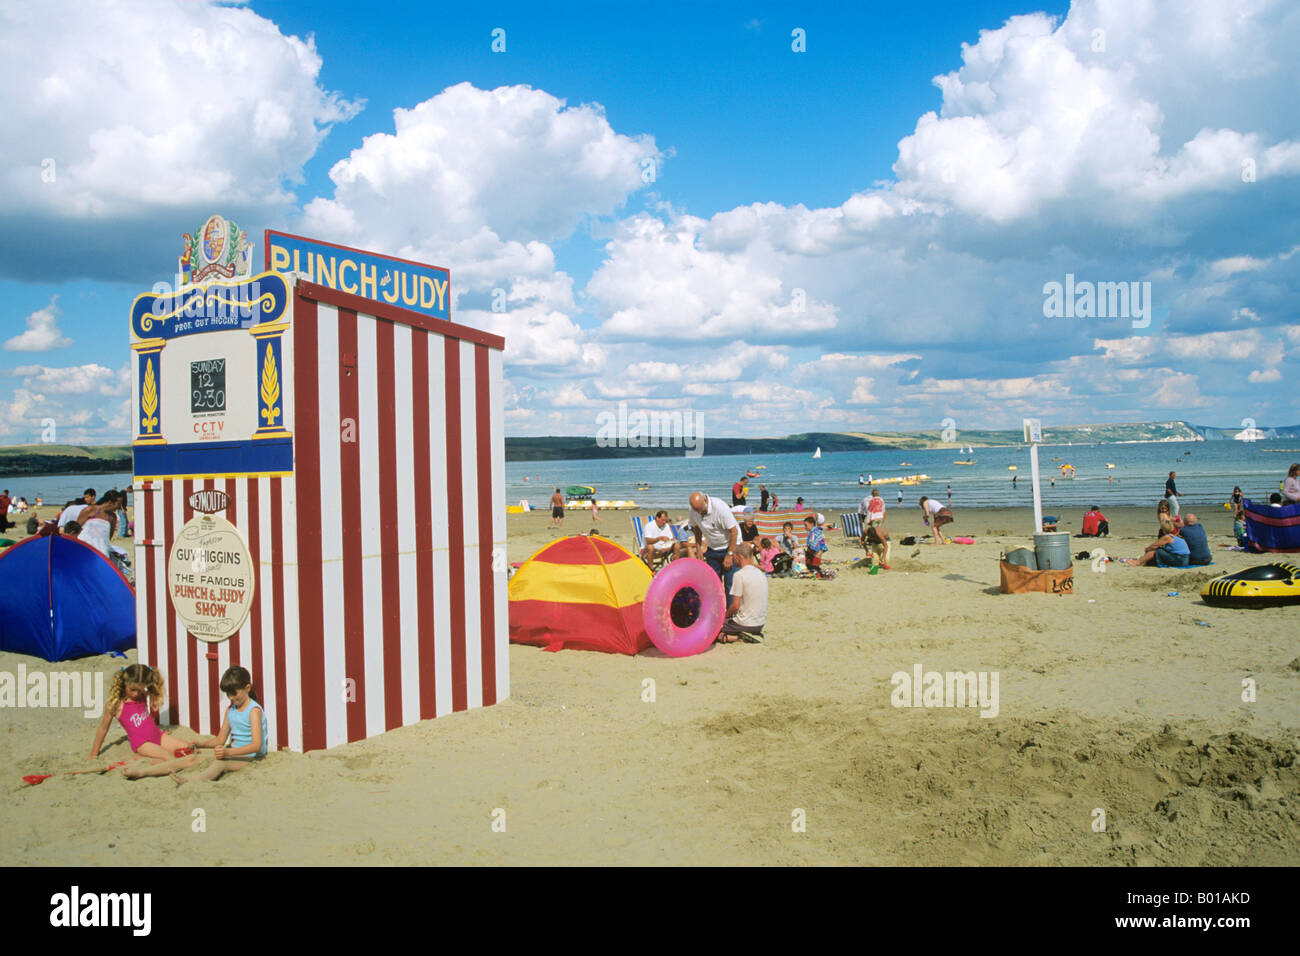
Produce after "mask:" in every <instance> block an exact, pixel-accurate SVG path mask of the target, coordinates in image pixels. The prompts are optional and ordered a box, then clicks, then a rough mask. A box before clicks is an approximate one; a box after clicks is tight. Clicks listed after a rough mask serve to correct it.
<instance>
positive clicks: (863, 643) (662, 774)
mask: <svg viewBox="0 0 1300 956" xmlns="http://www.w3.org/2000/svg"><path fill="white" fill-rule="evenodd" d="M46 510H51V509H46ZM1189 510H1191V511H1195V512H1196V513H1198V514H1199V515H1200V516H1201V518H1202V520H1203V522H1204V523H1205V524H1206V526H1207V530H1208V531H1209V532H1210V540H1211V545H1212V547H1213V549H1214V556H1215V562H1216V564H1215V565H1214V566H1213V567H1209V568H1200V569H1191V570H1185V571H1173V570H1153V569H1144V568H1132V567H1127V566H1121V565H1119V564H1117V563H1116V564H1111V565H1109V566H1108V567H1107V568H1106V570H1105V571H1104V572H1096V571H1094V570H1093V569H1092V565H1091V563H1090V562H1076V576H1075V588H1074V594H1073V595H1071V596H1066V597H1057V596H1049V595H1017V596H1011V595H1001V594H999V593H998V562H997V559H998V556H999V554H1000V553H1001V552H1003V551H1005V550H1007V549H1009V548H1015V547H1020V546H1024V545H1026V544H1028V543H1029V541H1028V537H1029V535H1028V532H1029V529H1030V525H1031V524H1032V516H1031V514H1030V512H1029V511H1028V510H1027V509H1015V510H1012V509H989V510H979V511H976V510H966V511H963V510H961V509H957V511H956V522H955V523H954V525H952V526H951V528H950V529H949V530H950V533H952V534H958V535H971V536H973V537H975V538H976V541H977V543H976V544H974V545H970V546H960V545H952V546H941V547H935V546H933V545H930V544H928V543H924V544H920V545H917V546H915V547H904V546H897V545H896V548H895V555H894V560H893V562H892V565H893V570H892V571H889V572H883V571H882V572H880V573H879V574H876V575H869V574H868V573H867V572H866V571H865V570H864V569H862V568H860V567H854V566H853V564H852V562H853V561H854V560H856V558H858V557H860V552H858V551H857V549H856V548H854V547H850V546H849V545H847V544H846V543H845V542H844V538H843V535H842V533H841V532H840V531H830V532H828V535H827V538H828V541H829V542H830V544H831V552H830V557H831V558H832V559H833V560H834V561H835V562H836V563H835V564H834V565H833V567H834V568H835V569H836V570H837V572H838V574H837V577H836V578H835V579H834V580H830V581H813V580H788V579H781V580H773V581H772V582H771V598H770V607H769V615H768V625H767V628H766V635H767V639H766V642H765V643H764V644H762V645H745V644H736V645H728V646H715V647H713V648H712V649H711V650H710V651H708V652H706V653H704V654H702V655H699V656H697V657H693V658H686V659H670V658H667V657H665V656H663V655H661V654H660V653H658V652H657V651H654V650H651V651H649V652H647V653H644V654H642V655H640V656H637V657H624V656H617V655H606V654H597V653H590V652H581V651H563V652H561V653H558V654H550V653H545V652H543V651H541V650H539V649H538V648H534V647H522V646H515V645H512V646H511V648H510V670H511V695H510V697H509V698H508V699H507V700H505V701H503V702H501V703H500V704H498V705H497V706H494V707H490V708H485V709H479V710H475V711H471V712H468V713H459V714H454V715H450V716H447V717H443V718H439V719H438V720H435V721H426V722H424V723H421V724H417V725H414V726H411V727H407V728H403V729H401V730H397V731H394V732H391V733H388V734H386V735H383V736H381V737H378V738H374V739H371V740H367V741H363V742H359V743H356V744H349V745H346V746H342V747H337V748H334V749H332V750H328V751H321V752H315V753H311V754H306V755H303V754H296V753H290V752H287V751H282V752H279V753H275V754H272V755H270V756H269V757H268V758H267V759H266V761H265V762H264V763H263V764H262V765H260V766H257V767H255V768H253V769H251V770H250V771H248V772H246V773H243V774H238V775H231V776H227V777H226V778H225V779H223V780H220V781H217V782H213V783H206V782H196V783H191V784H189V785H187V786H184V787H180V788H177V787H176V786H175V785H174V784H173V783H172V782H171V781H170V780H168V779H166V778H159V779H151V780H144V781H138V782H130V781H127V780H125V779H124V778H123V777H122V776H121V775H120V774H119V773H116V772H114V773H110V774H106V775H103V776H98V775H93V774H88V775H82V776H67V777H55V778H53V779H49V780H46V781H45V782H44V783H42V784H41V785H39V786H32V787H29V786H25V785H24V784H23V783H22V782H21V777H22V776H23V775H24V774H34V773H52V772H55V771H59V770H71V769H85V768H88V767H92V766H96V765H98V764H99V763H112V762H114V761H117V760H122V759H126V758H127V757H128V756H129V754H130V752H129V748H128V746H127V744H126V740H125V736H124V735H123V734H122V733H121V732H120V729H119V728H118V727H117V726H116V725H114V727H113V729H112V730H111V731H110V734H109V737H108V741H107V746H106V747H105V750H104V752H103V754H102V761H99V762H91V761H89V760H88V759H87V755H88V753H89V749H90V745H91V742H92V740H93V736H94V729H95V722H96V721H95V717H86V716H83V714H82V712H81V710H79V709H75V710H74V709H66V708H61V709H13V710H6V711H5V712H4V714H3V720H2V722H0V764H2V765H3V766H4V767H5V768H6V770H7V772H8V774H9V778H8V779H7V780H6V781H3V782H0V794H3V797H2V803H0V864H4V865H19V864H22V865H31V864H66V865H80V864H85V865H95V866H99V865H104V866H107V865H115V866H122V865H124V864H127V865H133V864H163V865H194V864H222V863H233V862H235V861H238V862H240V863H241V864H243V865H248V864H261V865H266V864H308V865H312V864H323V865H339V864H350V863H359V864H365V865H374V864H525V865H527V864H591V865H611V864H613V865H617V864H652V865H653V864H740V865H762V864H894V865H912V864H928V865H951V864H1010V865H1026V864H1084V865H1093V864H1101V865H1131V864H1138V865H1150V864H1158V865H1296V864H1297V863H1300V767H1297V764H1296V752H1297V749H1298V748H1300V636H1298V635H1300V628H1298V627H1297V626H1296V625H1297V620H1298V618H1297V615H1300V610H1298V609H1296V608H1275V609H1267V610H1257V611H1243V610H1227V609H1220V608H1212V607H1208V606H1206V605H1205V604H1203V603H1202V602H1201V600H1200V598H1199V596H1198V591H1199V589H1200V587H1201V585H1202V584H1203V583H1204V582H1205V581H1207V580H1209V579H1210V578H1212V577H1215V576H1217V575H1219V574H1222V573H1225V572H1230V571H1235V570H1239V569H1241V568H1245V567H1250V566H1253V565H1256V564H1261V563H1266V561H1267V560H1268V559H1266V558H1260V557H1258V556H1252V555H1247V554H1242V553H1239V552H1231V551H1228V550H1226V549H1225V548H1223V547H1221V546H1222V545H1225V544H1228V543H1230V542H1231V538H1230V533H1231V521H1230V517H1229V515H1228V512H1227V511H1226V510H1224V509H1223V508H1222V507H1221V506H1216V507H1209V506H1205V507H1197V506H1195V505H1192V506H1184V512H1186V511H1189ZM685 511H686V508H685V503H684V502H683V504H682V507H681V508H680V509H679V511H678V512H677V513H676V514H675V515H674V517H677V518H680V517H682V516H684V514H685ZM1080 516H1081V515H1080V514H1071V515H1067V517H1066V520H1065V521H1064V522H1063V523H1062V525H1061V529H1062V530H1067V531H1071V532H1077V530H1078V526H1079V519H1080ZM831 517H832V516H831V515H827V518H828V519H830V518H831ZM1108 517H1109V518H1110V521H1111V527H1112V531H1113V534H1112V537H1111V538H1110V539H1108V540H1102V541H1100V542H1098V541H1091V540H1084V539H1075V540H1073V541H1072V547H1071V550H1072V551H1074V552H1077V551H1080V550H1085V549H1090V548H1092V547H1098V546H1099V547H1102V548H1104V549H1105V550H1106V552H1107V553H1108V554H1110V555H1113V556H1117V557H1124V556H1134V555H1137V554H1140V553H1141V550H1142V547H1143V546H1144V545H1145V544H1146V543H1147V542H1148V541H1150V540H1151V539H1152V537H1153V534H1154V531H1155V520H1154V509H1123V510H1119V511H1108ZM601 518H602V522H601V523H600V525H599V526H598V527H599V529H600V531H601V532H602V533H604V534H606V535H607V536H609V537H612V538H613V539H615V540H617V541H619V542H621V543H623V544H625V545H630V543H631V539H632V538H631V529H630V522H629V520H628V515H626V514H620V513H614V512H602V514H601ZM546 523H547V517H546V515H544V514H529V515H511V516H509V518H508V522H507V526H508V532H509V558H510V560H511V561H523V560H525V559H526V558H527V557H528V556H529V555H530V554H532V553H533V552H534V551H535V550H536V549H537V548H538V547H540V546H541V545H543V544H544V543H545V542H547V541H548V540H550V539H551V538H552V537H554V536H555V535H556V534H557V532H554V531H547V530H546V528H545V526H546ZM565 525H566V528H565V530H566V531H567V532H569V533H582V532H586V531H588V530H590V528H591V526H592V525H591V521H590V517H589V516H587V515H585V514H584V515H582V516H581V517H579V516H577V515H571V516H569V517H568V518H567V519H566V521H565ZM888 527H889V529H890V530H891V532H892V534H893V535H894V538H895V540H896V541H897V540H898V539H899V538H901V537H903V536H904V535H908V534H913V535H920V534H922V533H923V532H924V530H925V529H924V528H923V527H922V525H921V520H920V512H919V510H918V509H917V508H915V507H911V508H907V509H904V510H903V511H902V513H901V514H895V513H893V512H892V511H891V513H890V516H889V520H888ZM11 536H12V535H11ZM1170 592H1178V593H1177V595H1176V596H1171V595H1170ZM14 599H15V598H14V596H13V595H9V596H8V600H10V601H12V600H14ZM128 656H129V658H130V660H132V661H134V660H135V658H136V655H135V652H132V653H131V654H129V655H128ZM122 663H123V662H122V661H121V660H120V659H115V658H109V657H98V658H91V659H85V660H81V661H75V662H65V663H61V664H50V663H47V662H44V661H38V660H35V659H33V658H29V657H22V656H20V655H15V654H0V671H6V672H10V673H16V672H17V670H18V668H19V666H20V665H22V666H25V667H26V669H27V671H28V672H32V671H36V670H40V671H46V672H50V671H70V670H95V671H103V672H104V673H105V674H109V673H111V672H113V671H115V670H116V669H117V668H119V667H120V666H121V665H122ZM917 665H920V666H921V667H922V668H923V669H924V670H925V671H932V670H933V671H950V670H955V671H963V672H965V671H986V672H989V673H996V674H997V675H998V687H999V700H998V709H997V714H996V716H990V717H982V716H981V713H980V710H979V709H978V708H970V707H967V708H926V707H913V708H901V707H895V706H893V704H892V703H891V692H892V691H893V687H892V685H891V675H893V674H895V673H896V672H899V671H902V672H907V673H911V672H912V671H913V669H914V667H915V666H917ZM255 676H256V675H255ZM1248 678H1249V679H1253V681H1254V682H1255V684H1256V686H1257V691H1256V692H1257V699H1256V700H1255V701H1254V702H1245V701H1243V699H1242V694H1243V680H1246V679H1248ZM647 680H650V681H653V690H654V694H653V698H654V699H653V701H648V700H646V699H645V698H646V697H647V696H648V695H647V693H646V687H647V686H648V685H647V684H646V681H647ZM96 716H97V715H96ZM178 734H179V735H180V736H183V737H185V736H192V734H191V732H189V731H187V730H185V729H181V730H179V731H178ZM198 810H202V811H203V812H202V814H201V816H202V819H203V820H204V822H205V826H206V830H205V832H195V829H194V820H195V819H196V818H197V816H198V815H196V811H198ZM500 811H504V813H502V812H500ZM1098 811H1101V812H1102V813H1104V821H1105V827H1104V830H1098V829H1095V828H1094V827H1095V823H1096V822H1097V821H1098V820H1099V815H1098ZM494 822H495V823H496V824H497V826H496V827H495V828H494ZM502 823H504V832H500V831H501V824H502ZM800 823H802V824H803V827H802V828H800V826H799V824H800Z"/></svg>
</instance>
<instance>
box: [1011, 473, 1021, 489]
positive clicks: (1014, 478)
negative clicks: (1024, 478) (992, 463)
mask: <svg viewBox="0 0 1300 956" xmlns="http://www.w3.org/2000/svg"><path fill="white" fill-rule="evenodd" d="M1019 477H1020V476H1019V475H1012V476H1011V487H1012V489H1013V490H1014V489H1015V487H1016V479H1018V478H1019Z"/></svg>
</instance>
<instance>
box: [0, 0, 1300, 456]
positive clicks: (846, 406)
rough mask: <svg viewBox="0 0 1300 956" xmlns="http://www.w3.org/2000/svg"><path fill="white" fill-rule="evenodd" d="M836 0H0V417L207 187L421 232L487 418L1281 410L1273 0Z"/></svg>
mask: <svg viewBox="0 0 1300 956" xmlns="http://www.w3.org/2000/svg"><path fill="white" fill-rule="evenodd" d="M837 6H839V5H832V4H824V5H821V4H819V5H792V4H732V3H723V4H685V3H683V4H673V3H656V4H648V5H647V4H630V3H628V4H623V3H605V4H594V3H592V4H577V3H572V4H558V5H553V4H547V5H537V4H494V5H492V6H491V7H490V8H488V9H487V10H485V11H484V12H479V11H466V10H465V9H464V8H463V7H460V6H456V7H452V6H447V7H445V8H440V7H438V6H437V5H429V4H414V3H411V4H382V5H379V9H377V10H373V11H369V10H368V11H365V12H364V13H360V14H359V13H358V8H357V7H356V5H355V4H347V5H345V4H341V3H313V4H302V3H291V2H265V3H259V2H254V3H250V4H242V5H229V4H209V3H203V2H194V3H186V4H174V3H165V4H164V3H160V4H156V5H154V4H147V3H133V4H119V5H114V4H94V5H86V4H77V3H52V4H48V5H43V6H41V8H40V10H37V9H36V8H35V7H33V6H32V5H29V4H20V3H14V2H8V0H0V18H3V21H4V28H3V29H0V50H3V51H4V53H5V56H6V59H7V62H9V63H11V64H12V65H13V66H14V69H12V70H11V71H10V72H9V75H8V76H6V77H5V78H3V79H0V84H3V85H4V86H5V87H8V88H7V89H5V90H4V91H3V92H4V94H5V95H4V98H3V102H4V104H5V105H4V106H3V107H2V109H3V110H4V113H5V120H6V121H5V123H4V126H3V132H0V176H3V177H4V179H5V182H6V190H5V196H6V198H5V200H4V201H3V202H2V203H0V303H3V305H2V306H0V308H3V313H0V315H2V316H3V321H2V324H0V341H3V345H4V349H3V352H0V443H6V444H17V443H22V442H29V441H36V440H39V439H40V438H41V435H42V432H43V431H44V430H45V423H47V422H49V421H53V422H54V423H55V424H56V426H57V428H58V439H59V440H60V441H77V442H112V443H119V442H124V441H127V440H128V438H129V424H128V418H129V415H128V411H127V405H128V399H129V378H128V376H127V372H126V367H127V359H128V355H129V350H128V347H127V342H128V336H127V322H126V318H127V311H128V309H129V306H130V302H131V299H132V298H133V297H134V295H135V294H137V293H138V292H141V291H146V290H147V289H148V288H149V286H151V285H152V284H153V283H154V282H156V281H159V280H162V279H167V278H169V277H170V275H171V273H172V271H173V270H174V262H175V256H176V254H177V251H178V249H179V240H180V235H181V233H182V232H187V231H193V229H195V228H196V227H197V226H198V224H199V223H200V222H202V220H203V219H205V218H206V217H207V216H208V215H209V214H211V213H212V212H221V213H223V214H225V215H228V216H230V217H231V218H234V219H236V220H237V221H238V222H239V223H240V224H241V225H242V226H244V227H245V228H247V229H249V231H250V232H252V233H254V234H255V235H258V236H259V237H260V232H261V230H262V229H263V228H266V227H270V228H277V229H286V230H288V231H293V232H299V233H301V234H305V235H311V236H316V237H319V238H322V239H326V240H330V241H336V242H342V243H345V244H349V245H355V246H359V247H362V248H367V249H373V250H375V251H378V252H381V253H388V254H394V255H401V256H404V257H407V258H413V259H417V260H422V261H431V262H435V263H437V264H439V265H443V266H446V267H448V268H450V269H451V273H452V288H453V295H454V299H453V318H454V319H455V320H457V321H460V322H463V323H465V324H468V325H474V326H479V327H483V328H489V329H492V330H493V331H496V332H499V333H501V334H503V335H504V336H505V337H506V340H507V355H506V377H507V394H506V407H507V416H508V422H509V424H508V432H509V433H510V434H594V432H595V429H596V421H597V416H598V415H599V414H600V413H601V412H602V411H605V410H608V409H610V408H612V407H616V406H617V403H618V402H620V401H626V402H628V403H629V405H631V406H634V407H641V408H645V409H674V408H677V409H683V410H693V411H697V412H701V413H703V414H705V415H706V420H707V421H708V422H709V423H710V426H709V430H710V431H712V432H713V433H715V434H737V435H746V434H747V435H765V434H785V433H788V432H792V431H806V430H843V431H854V430H864V431H870V430H885V429H905V428H921V427H929V428H933V427H936V426H937V425H938V424H939V422H940V421H941V420H942V419H944V418H948V417H951V418H953V419H955V420H956V421H957V423H958V428H959V429H960V428H962V427H969V428H987V427H1014V426H1016V425H1018V423H1019V420H1020V418H1021V417H1022V416H1025V415H1032V416H1035V417H1040V418H1042V419H1044V421H1045V422H1052V423H1058V424H1065V423H1084V422H1093V421H1133V420H1168V419H1175V418H1182V419H1185V420H1190V421H1195V422H1204V423H1210V424H1219V425H1235V424H1237V423H1238V422H1239V421H1240V420H1241V419H1243V418H1246V417H1250V418H1253V419H1255V420H1256V421H1258V422H1260V423H1264V424H1295V423H1297V422H1300V407H1298V406H1297V400H1296V398H1295V391H1294V389H1293V388H1289V387H1288V386H1289V385H1290V384H1291V375H1292V365H1293V362H1294V360H1295V358H1296V356H1297V354H1300V307H1298V306H1297V303H1298V302H1300V296H1298V295H1297V293H1300V256H1297V255H1296V254H1295V253H1296V252H1297V250H1300V215H1298V214H1300V189H1298V188H1297V185H1298V183H1300V128H1298V127H1300V112H1298V111H1297V110H1295V108H1294V104H1295V102H1296V98H1297V95H1298V94H1300V71H1297V69H1296V68H1295V66H1294V64H1293V60H1294V55H1293V51H1294V49H1296V47H1297V44H1298V42H1300V11H1297V9H1296V8H1295V6H1294V5H1293V4H1288V3H1283V2H1268V0H1252V2H1245V0H1242V2H1227V0H1213V2H1209V0H1207V2H1204V3H1182V2H1180V3H1173V2H1169V3H1161V2H1154V0H1153V2H1149V3H1111V2H1089V3H1083V2H1079V3H1074V4H1072V5H1066V4H1061V3H1057V4H1049V5H1043V4H1017V3H1005V2H1004V3H952V4H946V3H934V4H917V5H894V4H871V5H847V6H848V7H849V9H837ZM899 7H902V8H903V9H899ZM498 28H500V29H502V30H504V31H505V36H504V39H505V51H504V52H493V50H492V48H491V47H492V41H493V30H495V29H498ZM796 29H798V30H801V31H803V36H804V38H805V50H803V51H802V52H796V51H795V50H794V49H792V44H793V40H792V31H794V30H796ZM647 169H649V170H650V171H651V172H652V173H653V175H652V176H647V175H646V170H647ZM258 246H259V249H260V242H259V243H258ZM1067 275H1069V276H1073V277H1074V278H1075V280H1077V281H1078V282H1079V283H1106V284H1112V285H1110V288H1111V290H1112V292H1114V290H1115V289H1117V288H1119V286H1116V285H1113V284H1117V283H1123V289H1124V290H1125V291H1126V292H1127V291H1129V290H1130V289H1131V290H1133V291H1135V292H1138V293H1139V294H1140V293H1141V292H1142V291H1144V290H1149V297H1150V298H1149V304H1150V311H1149V314H1148V315H1147V316H1145V317H1144V318H1143V317H1139V318H1130V317H1129V316H1128V315H1118V314H1100V315H1098V314H1093V315H1086V316H1077V315H1076V316H1073V317H1063V316H1053V315H1048V314H1045V307H1044V303H1045V299H1046V295H1045V288H1046V287H1048V286H1049V284H1050V283H1052V282H1060V283H1065V282H1066V281H1067V279H1066V277H1067ZM1103 288H1104V287H1103ZM498 290H500V291H498ZM494 294H495V296H496V298H497V299H498V300H501V299H504V301H505V303H506V308H505V310H504V311H493V310H492V308H491V303H492V301H493V298H494ZM1143 301H1145V300H1143ZM1112 304H1113V305H1118V299H1115V300H1114V301H1113V302H1112Z"/></svg>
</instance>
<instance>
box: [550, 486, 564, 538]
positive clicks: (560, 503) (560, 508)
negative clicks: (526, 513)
mask: <svg viewBox="0 0 1300 956" xmlns="http://www.w3.org/2000/svg"><path fill="white" fill-rule="evenodd" d="M563 527H564V495H562V494H560V489H559V488H556V489H555V494H553V495H551V523H550V524H548V525H547V526H546V529H547V530H548V531H549V530H550V529H551V528H563Z"/></svg>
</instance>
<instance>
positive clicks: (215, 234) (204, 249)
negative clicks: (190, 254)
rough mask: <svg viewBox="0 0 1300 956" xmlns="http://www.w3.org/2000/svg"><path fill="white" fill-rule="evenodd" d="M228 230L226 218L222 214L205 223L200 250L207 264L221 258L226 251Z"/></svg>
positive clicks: (204, 262)
mask: <svg viewBox="0 0 1300 956" xmlns="http://www.w3.org/2000/svg"><path fill="white" fill-rule="evenodd" d="M226 232H227V227H226V220H225V219H224V218H223V217H221V216H212V217H211V218H209V219H208V221H207V222H205V223H204V224H203V233H202V235H203V241H202V242H201V243H200V244H199V250H200V252H201V253H202V255H203V264H204V265H205V266H206V265H211V264H212V263H214V262H219V261H220V260H221V254H222V253H223V252H225V251H226Z"/></svg>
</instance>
